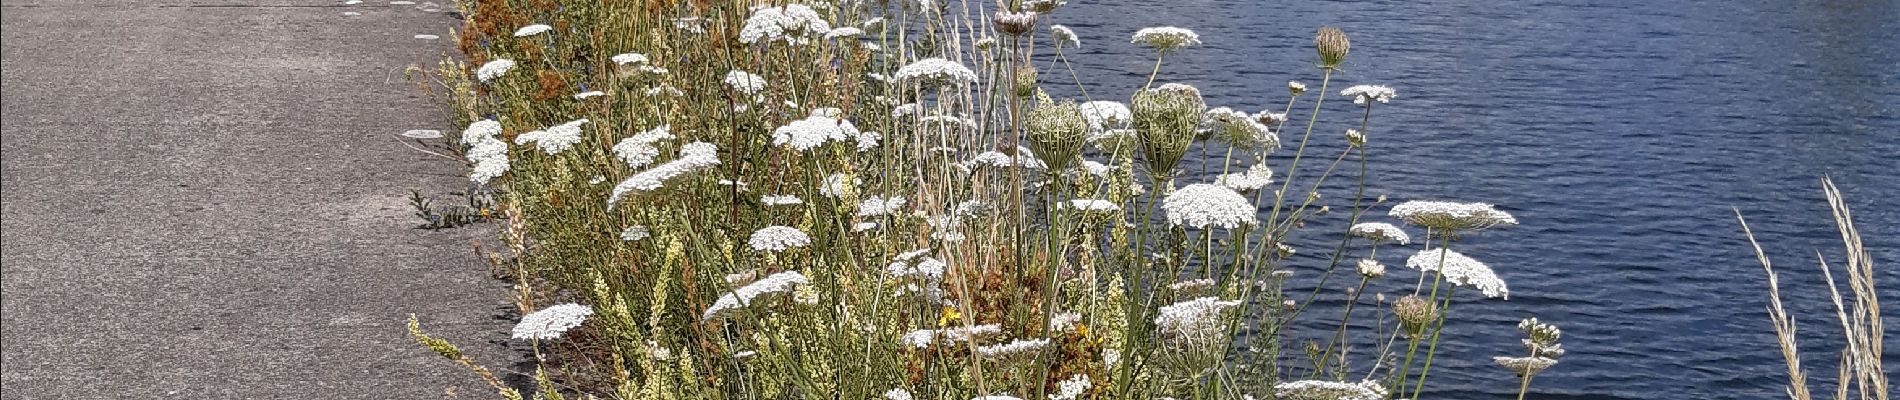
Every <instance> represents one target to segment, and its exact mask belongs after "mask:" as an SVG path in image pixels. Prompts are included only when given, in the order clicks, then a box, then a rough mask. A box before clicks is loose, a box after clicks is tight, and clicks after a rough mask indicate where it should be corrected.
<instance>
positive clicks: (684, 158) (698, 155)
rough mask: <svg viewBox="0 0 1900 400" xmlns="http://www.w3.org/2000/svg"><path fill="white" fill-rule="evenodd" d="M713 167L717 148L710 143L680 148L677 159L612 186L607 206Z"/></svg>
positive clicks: (691, 144)
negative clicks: (676, 178)
mask: <svg viewBox="0 0 1900 400" xmlns="http://www.w3.org/2000/svg"><path fill="white" fill-rule="evenodd" d="M715 165H719V148H718V147H717V146H714V145H713V144H712V143H706V142H693V143H689V144H687V145H685V146H680V158H679V159H675V160H673V161H668V162H666V163H664V164H660V165H656V166H654V167H653V168H650V169H647V170H646V171H641V172H640V173H637V174H633V176H631V177H627V180H624V181H620V184H618V185H614V192H613V195H611V196H608V197H607V206H609V207H612V206H613V205H614V204H615V203H619V202H620V199H622V198H624V197H625V196H626V195H627V193H631V192H636V191H639V192H648V191H653V190H655V189H659V188H660V187H661V186H665V185H666V181H667V180H668V179H673V178H674V177H677V176H680V175H685V174H687V173H691V172H694V171H699V170H702V169H706V168H708V167H712V166H715Z"/></svg>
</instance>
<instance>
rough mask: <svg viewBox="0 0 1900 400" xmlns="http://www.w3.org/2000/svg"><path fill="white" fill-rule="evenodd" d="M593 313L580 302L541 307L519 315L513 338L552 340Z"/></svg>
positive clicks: (592, 310) (592, 309)
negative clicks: (519, 320)
mask: <svg viewBox="0 0 1900 400" xmlns="http://www.w3.org/2000/svg"><path fill="white" fill-rule="evenodd" d="M593 315H594V308H593V307H588V306H584V305H580V304H574V303H567V304H561V305H556V306H553V307H548V308H543V309H541V311H535V312H532V313H529V314H528V315H523V316H521V322H518V323H515V329H514V338H515V339H520V340H554V339H560V338H561V335H564V334H567V331H568V330H569V329H574V327H577V326H581V323H583V322H587V317H589V316H593Z"/></svg>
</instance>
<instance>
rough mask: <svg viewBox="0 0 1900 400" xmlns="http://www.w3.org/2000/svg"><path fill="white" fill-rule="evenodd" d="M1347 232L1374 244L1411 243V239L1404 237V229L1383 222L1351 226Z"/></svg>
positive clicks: (1407, 236)
mask: <svg viewBox="0 0 1900 400" xmlns="http://www.w3.org/2000/svg"><path fill="white" fill-rule="evenodd" d="M1347 232H1348V233H1351V234H1352V235H1353V236H1358V237H1362V238H1366V239H1367V240H1371V241H1373V242H1375V243H1377V242H1394V243H1398V244H1402V245H1403V244H1411V243H1412V237H1411V236H1410V235H1406V234H1405V230H1404V229H1399V227H1397V226H1393V225H1392V224H1388V223H1384V222H1363V223H1360V224H1358V225H1353V226H1352V228H1351V229H1348V230H1347Z"/></svg>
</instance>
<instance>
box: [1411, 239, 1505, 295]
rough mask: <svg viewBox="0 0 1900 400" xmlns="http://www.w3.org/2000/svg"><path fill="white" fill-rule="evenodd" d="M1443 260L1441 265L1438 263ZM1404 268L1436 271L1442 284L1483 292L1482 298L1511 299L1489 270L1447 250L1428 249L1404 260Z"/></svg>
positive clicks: (1501, 282)
mask: <svg viewBox="0 0 1900 400" xmlns="http://www.w3.org/2000/svg"><path fill="white" fill-rule="evenodd" d="M1441 260H1442V261H1441ZM1405 266H1406V267H1408V268H1413V269H1418V270H1421V271H1438V273H1439V274H1442V275H1444V276H1445V281H1447V282H1451V283H1452V284H1454V285H1458V286H1470V287H1474V288H1477V289H1478V290H1479V291H1482V292H1484V297H1503V298H1504V299H1505V300H1509V299H1511V290H1510V289H1509V288H1506V287H1505V286H1504V280H1503V279H1498V274H1497V273H1495V272H1492V271H1491V267H1490V266H1486V265H1484V263H1481V262H1478V260H1473V259H1471V257H1466V256H1465V255H1463V254H1458V252H1456V251H1451V250H1446V249H1431V250H1426V251H1421V252H1418V253H1417V254H1413V255H1412V257H1411V258H1407V259H1405Z"/></svg>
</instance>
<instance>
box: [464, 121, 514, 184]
mask: <svg viewBox="0 0 1900 400" xmlns="http://www.w3.org/2000/svg"><path fill="white" fill-rule="evenodd" d="M500 135H501V123H500V122H495V120H492V119H484V120H480V121H475V122H473V123H470V124H468V129H464V130H462V144H463V145H465V146H468V150H467V151H465V152H464V153H463V155H464V156H466V157H467V158H468V162H469V163H472V164H474V167H472V168H470V169H469V173H468V180H469V181H470V182H475V183H477V184H488V181H489V180H493V179H495V178H496V177H499V176H501V174H504V173H507V172H508V142H504V141H502V140H501V138H500V137H499V136H500Z"/></svg>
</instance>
